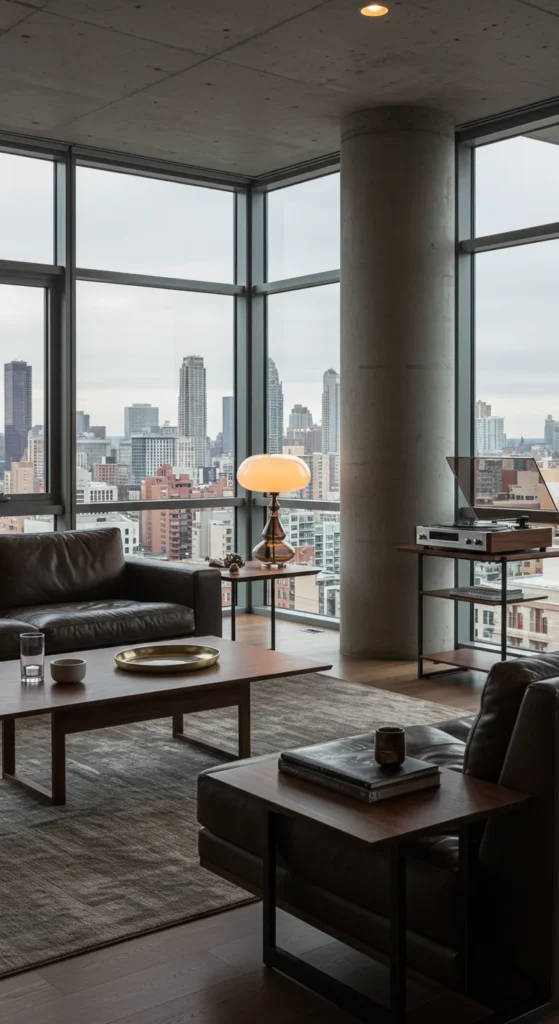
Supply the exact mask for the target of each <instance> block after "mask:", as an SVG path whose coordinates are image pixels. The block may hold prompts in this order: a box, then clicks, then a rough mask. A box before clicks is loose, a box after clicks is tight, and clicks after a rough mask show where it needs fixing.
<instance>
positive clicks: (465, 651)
mask: <svg viewBox="0 0 559 1024" xmlns="http://www.w3.org/2000/svg"><path fill="white" fill-rule="evenodd" d="M396 550H397V551H402V552H404V553H406V554H410V555H417V578H418V588H417V644H418V646H417V651H418V654H417V672H418V676H419V678H420V679H423V678H425V677H426V676H429V675H432V674H433V673H431V672H424V670H423V664H424V662H425V661H430V662H433V663H434V664H435V665H453V666H455V667H456V668H463V669H472V670H473V671H475V672H489V671H490V669H491V667H492V666H493V665H494V664H495V655H494V654H493V653H492V652H490V651H481V650H476V649H475V648H473V647H459V648H457V649H456V650H454V651H437V652H436V653H435V654H425V653H424V651H423V600H424V598H426V597H438V598H443V599H446V600H449V601H465V602H467V603H468V604H485V605H488V606H490V607H498V608H500V611H501V651H500V654H501V661H506V660H507V606H508V605H513V604H528V603H529V602H531V601H545V600H546V597H545V596H544V595H541V596H538V597H524V598H522V600H521V601H519V599H518V598H517V597H509V595H508V592H507V585H508V574H507V563H508V562H525V561H528V560H530V561H535V560H536V559H544V558H559V547H558V548H546V549H544V550H540V549H539V548H531V549H530V550H529V551H507V552H506V553H504V554H502V553H494V554H488V553H487V552H485V551H481V552H478V551H457V550H456V549H454V550H452V551H451V550H446V549H445V548H430V547H426V546H425V545H422V544H402V545H401V546H400V547H398V548H397V549H396ZM427 557H431V558H453V559H458V560H460V561H467V562H492V563H494V564H497V565H500V566H501V600H500V601H499V602H498V603H497V602H496V601H487V600H484V599H483V597H469V596H465V595H460V594H451V593H450V588H444V589H442V590H425V589H424V584H423V559H424V558H427ZM436 674H437V675H439V674H440V673H436Z"/></svg>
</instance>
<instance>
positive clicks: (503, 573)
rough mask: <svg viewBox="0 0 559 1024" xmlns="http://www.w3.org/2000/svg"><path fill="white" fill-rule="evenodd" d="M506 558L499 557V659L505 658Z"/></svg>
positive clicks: (503, 659) (504, 659)
mask: <svg viewBox="0 0 559 1024" xmlns="http://www.w3.org/2000/svg"><path fill="white" fill-rule="evenodd" d="M507 575H508V573H507V560H506V558H501V661H506V660H507V626H508V622H507V614H508V611H507Z"/></svg>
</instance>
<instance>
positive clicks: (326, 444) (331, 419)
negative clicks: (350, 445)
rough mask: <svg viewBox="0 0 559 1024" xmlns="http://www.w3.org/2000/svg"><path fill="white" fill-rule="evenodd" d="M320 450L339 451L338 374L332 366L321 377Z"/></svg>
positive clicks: (334, 452)
mask: <svg viewBox="0 0 559 1024" xmlns="http://www.w3.org/2000/svg"><path fill="white" fill-rule="evenodd" d="M322 451H323V452H324V453H325V454H326V455H329V454H338V453H339V451H340V375H339V373H336V371H335V370H333V369H332V368H330V369H329V370H326V373H325V374H324V376H323V378H322Z"/></svg>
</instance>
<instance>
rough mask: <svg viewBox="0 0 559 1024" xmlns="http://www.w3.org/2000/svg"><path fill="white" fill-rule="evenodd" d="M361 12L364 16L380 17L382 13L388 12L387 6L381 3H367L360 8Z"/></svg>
mask: <svg viewBox="0 0 559 1024" xmlns="http://www.w3.org/2000/svg"><path fill="white" fill-rule="evenodd" d="M361 14H364V15H365V17H366V18H382V17H383V15H385V14H388V7H384V6H383V5H382V4H367V6H366V7H362V8H361Z"/></svg>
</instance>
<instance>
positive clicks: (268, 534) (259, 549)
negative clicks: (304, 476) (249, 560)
mask: <svg viewBox="0 0 559 1024" xmlns="http://www.w3.org/2000/svg"><path fill="white" fill-rule="evenodd" d="M271 499H272V500H271V501H270V504H269V505H268V512H269V515H268V522H267V523H266V526H265V527H264V529H263V530H262V540H261V541H260V543H259V544H257V545H256V547H255V548H253V551H252V554H253V557H254V558H256V559H257V560H258V561H259V562H262V563H263V565H264V566H266V568H269V569H279V568H281V566H282V565H285V563H286V562H290V561H291V559H292V558H294V557H295V549H294V548H292V547H291V544H286V542H285V530H284V528H283V526H282V525H281V522H280V518H279V510H280V506H279V502H278V496H277V494H272V495H271Z"/></svg>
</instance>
